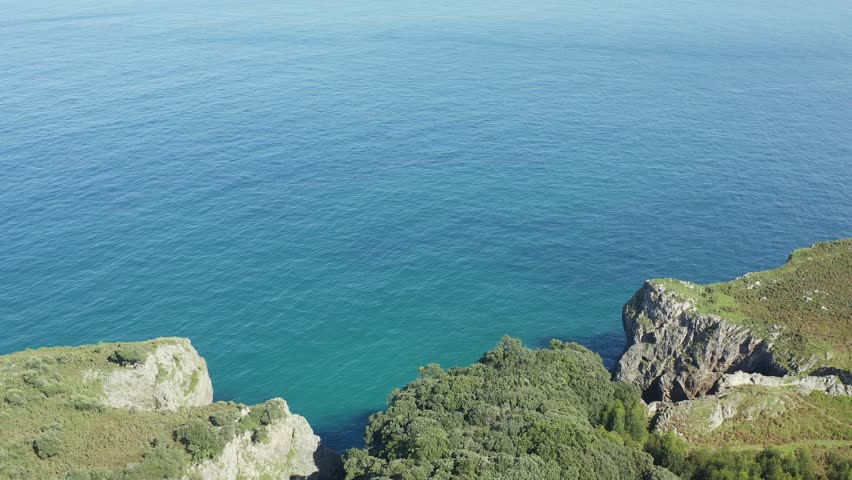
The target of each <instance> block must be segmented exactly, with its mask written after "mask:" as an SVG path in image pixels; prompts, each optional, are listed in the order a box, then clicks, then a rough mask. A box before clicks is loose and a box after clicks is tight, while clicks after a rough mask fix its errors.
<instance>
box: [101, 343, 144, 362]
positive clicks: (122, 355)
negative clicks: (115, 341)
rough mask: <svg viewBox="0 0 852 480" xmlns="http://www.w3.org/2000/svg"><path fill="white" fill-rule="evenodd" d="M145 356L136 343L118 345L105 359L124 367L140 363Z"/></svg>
mask: <svg viewBox="0 0 852 480" xmlns="http://www.w3.org/2000/svg"><path fill="white" fill-rule="evenodd" d="M146 356H147V355H146V354H145V352H144V351H143V350H142V349H141V348H139V347H138V346H136V345H119V346H118V347H117V348H116V349H115V351H114V352H112V353H111V354H110V356H109V357H107V360H109V361H110V362H112V363H117V364H119V365H121V366H122V367H124V366H128V365H137V364H140V363H142V362H144V361H145V357H146Z"/></svg>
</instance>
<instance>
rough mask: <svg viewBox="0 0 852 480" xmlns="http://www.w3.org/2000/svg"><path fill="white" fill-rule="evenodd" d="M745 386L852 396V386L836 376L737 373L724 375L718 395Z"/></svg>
mask: <svg viewBox="0 0 852 480" xmlns="http://www.w3.org/2000/svg"><path fill="white" fill-rule="evenodd" d="M743 385H760V386H763V387H796V388H798V389H799V390H800V391H801V392H803V393H810V392H823V393H827V394H829V395H852V385H845V384H844V383H843V382H842V381H841V380H840V379H839V378H838V377H836V376H834V375H826V376H821V377H817V376H807V377H794V376H787V377H769V376H766V375H761V374H759V373H745V372H737V373H732V374H728V375H723V376H722V378H721V379H720V380H719V383H718V384H717V386H716V393H717V394H721V393H724V392H726V391H728V390H731V389H733V388H736V387H740V386H743Z"/></svg>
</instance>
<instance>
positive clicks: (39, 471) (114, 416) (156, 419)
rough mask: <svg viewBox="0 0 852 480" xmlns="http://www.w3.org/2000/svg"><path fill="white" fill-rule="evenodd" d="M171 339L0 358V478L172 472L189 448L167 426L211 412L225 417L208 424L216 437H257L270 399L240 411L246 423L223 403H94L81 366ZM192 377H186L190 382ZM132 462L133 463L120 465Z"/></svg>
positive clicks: (113, 362)
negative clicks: (151, 406) (142, 407)
mask: <svg viewBox="0 0 852 480" xmlns="http://www.w3.org/2000/svg"><path fill="white" fill-rule="evenodd" d="M177 341H184V340H182V339H174V338H166V339H158V340H153V341H149V342H141V343H134V344H106V343H105V344H98V345H88V346H82V347H53V348H43V349H38V350H27V351H23V352H18V353H13V354H10V355H5V356H0V479H12V478H39V479H52V478H64V476H65V474H66V473H69V472H76V473H80V474H81V476H80V478H89V477H87V476H86V475H88V474H89V473H91V472H100V473H102V475H101V476H98V477H97V478H104V479H109V480H113V479H115V480H118V479H122V480H124V479H132V478H149V477H148V476H149V475H150V474H151V472H178V473H179V471H181V469H182V468H184V467H185V466H186V465H187V464H188V463H189V462H190V456H189V455H188V454H187V452H188V451H189V449H190V446H188V445H184V444H181V443H179V442H178V441H177V440H176V435H175V432H176V431H177V430H179V429H180V428H181V427H182V426H184V425H187V424H193V423H200V424H208V425H209V424H210V422H211V420H210V419H211V417H215V418H217V419H223V418H224V419H228V421H227V422H222V424H221V425H218V426H215V427H214V426H212V425H211V426H210V429H211V432H213V433H215V434H216V435H223V436H229V437H231V438H232V437H233V435H235V434H240V433H243V432H246V431H252V432H253V433H252V436H253V437H262V436H263V433H265V430H266V429H265V427H266V426H267V425H268V424H269V419H271V418H277V417H276V415H278V414H277V413H276V411H277V404H275V403H274V402H272V401H271V402H267V403H266V404H261V405H260V406H259V407H260V408H257V407H253V408H252V410H251V412H252V413H250V414H249V415H248V416H247V417H246V418H248V417H250V419H251V421H242V422H241V421H240V411H241V410H242V409H243V408H245V406H244V405H241V404H237V403H230V402H228V403H224V402H218V403H214V404H211V405H206V406H201V407H190V408H183V409H179V410H177V411H136V410H125V409H116V408H111V407H108V406H106V405H104V404H103V403H102V401H101V398H102V395H103V391H102V386H101V385H100V383H99V382H98V381H97V380H96V379H95V378H94V377H93V376H91V375H87V374H86V372H87V371H90V370H94V371H99V372H109V371H111V370H114V369H122V368H133V367H132V365H133V364H134V363H137V362H140V361H144V358H145V357H146V356H147V354H148V353H150V352H151V351H153V350H154V349H155V348H157V347H158V346H161V345H164V344H169V343H173V342H177ZM117 351H118V352H119V355H117V356H116V355H115V353H116V352H117ZM117 360H118V361H117ZM122 365H124V366H122ZM197 382H198V379H197V377H195V376H194V377H193V379H192V380H191V381H190V382H189V383H190V387H192V386H193V385H192V384H194V383H197ZM279 416H280V415H279ZM219 443H221V442H219ZM217 445H218V443H217ZM132 464H139V465H138V466H137V467H136V468H135V469H134V468H130V469H128V468H127V467H128V465H132ZM158 475H159V473H158ZM175 475H176V476H179V475H177V473H175ZM158 478H160V477H158Z"/></svg>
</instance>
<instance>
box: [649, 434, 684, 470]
mask: <svg viewBox="0 0 852 480" xmlns="http://www.w3.org/2000/svg"><path fill="white" fill-rule="evenodd" d="M645 451H646V452H648V453H650V454H651V456H652V457H654V463H655V464H657V465H659V466H661V467H663V468H666V469H668V470H669V471H671V472H673V473H675V474H676V475H679V476H681V477H684V478H689V477H690V476H691V468H690V465H689V463H688V461H687V456H688V454H689V445H687V443H686V441H684V440H683V439H682V438H680V437H679V436H677V435H676V434H674V433H672V432H668V433H666V434H662V435H661V434H659V433H653V434H651V435H650V436H648V439H647V440H646V442H645Z"/></svg>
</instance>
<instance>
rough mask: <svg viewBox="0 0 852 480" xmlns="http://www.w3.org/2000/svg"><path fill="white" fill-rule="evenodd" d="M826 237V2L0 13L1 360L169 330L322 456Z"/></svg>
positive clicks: (223, 384)
mask: <svg viewBox="0 0 852 480" xmlns="http://www.w3.org/2000/svg"><path fill="white" fill-rule="evenodd" d="M844 236H852V3H850V2H848V0H840V1H838V0H820V1H818V2H808V1H804V0H802V1H779V0H765V1H763V0H762V1H752V0H745V1H742V0H737V1H734V0H722V1H714V2H706V1H682V2H666V1H662V0H648V1H630V0H626V1H616V0H603V1H602V2H587V4H581V3H580V2H571V1H552V0H524V1H512V0H489V1H484V0H469V1H463V2H459V1H447V0H437V1H428V2H421V1H414V0H393V1H389V0H387V1H385V0H373V1H366V0H352V1H348V2H344V1H327V0H277V1H271V0H258V1H254V2H242V1H236V0H213V1H207V2H200V1H194V0H168V1H163V0H152V1H144V2H140V1H138V0H134V1H131V0H61V1H59V0H31V1H28V2H24V1H20V0H12V1H9V0H0V353H6V352H11V351H15V350H19V349H23V348H26V347H36V346H43V345H57V344H79V343H89V342H97V341H100V340H117V339H123V340H141V339H146V338H150V337H156V336H167V335H180V336H188V337H190V338H191V339H192V341H193V343H194V344H195V346H196V347H197V348H198V350H199V351H200V352H201V353H202V354H203V355H204V356H205V357H206V358H207V360H208V362H209V366H210V370H211V374H212V377H213V381H214V387H215V390H216V395H217V398H219V399H235V400H239V401H243V402H249V403H250V402H258V401H261V400H264V399H266V398H269V397H272V396H278V395H280V396H283V397H285V398H286V399H287V400H288V401H289V402H290V404H291V407H292V408H293V409H294V410H295V411H296V412H299V413H301V414H304V415H306V416H307V417H308V419H309V420H310V422H311V423H312V424H313V426H314V427H315V429H316V430H317V431H318V432H319V433H320V434H321V435H322V436H323V437H324V438H325V440H326V442H327V443H329V444H330V445H331V446H333V447H347V446H351V445H354V444H357V443H358V442H359V439H360V436H361V434H362V432H363V426H364V423H363V422H364V417H365V415H366V414H367V413H369V412H371V411H375V410H378V409H381V408H382V407H383V406H384V401H385V398H386V395H387V394H388V393H389V392H390V390H391V389H392V388H393V387H396V386H399V385H401V384H404V383H406V382H407V381H410V380H412V379H413V378H414V377H415V376H416V369H417V367H418V366H420V365H423V364H426V363H429V362H440V363H441V364H443V365H445V366H448V365H462V364H467V363H470V362H472V361H474V360H476V359H477V358H478V357H479V355H480V354H481V353H482V352H484V351H485V350H487V349H489V348H490V347H492V346H493V345H494V344H495V343H496V342H497V341H498V340H499V338H500V336H501V335H503V334H511V335H515V336H519V337H521V338H522V339H524V340H525V341H526V342H527V343H528V344H530V345H536V346H538V345H542V344H543V343H544V342H545V341H546V340H547V339H549V338H551V337H559V338H563V339H573V340H578V341H581V342H584V343H586V344H587V345H590V346H592V347H594V348H596V349H597V350H598V351H600V352H601V353H602V354H603V355H604V357H605V358H607V359H608V360H610V361H611V359H612V358H613V357H614V356H615V355H617V354H618V353H619V352H620V350H621V349H622V347H623V338H622V332H621V323H620V308H621V305H622V304H623V303H624V302H625V301H626V300H627V299H628V298H629V296H630V295H631V294H632V292H633V291H634V290H636V289H637V288H638V287H639V286H640V285H641V282H642V281H643V279H645V278H649V277H654V276H677V277H682V278H687V279H691V280H695V281H718V280H723V279H727V278H730V277H734V276H738V275H740V274H742V273H744V272H746V271H750V270H757V269H764V268H769V267H773V266H775V265H778V264H780V263H781V262H783V261H784V259H785V258H786V255H787V253H788V252H789V251H790V250H792V249H794V248H797V247H802V246H807V245H809V244H811V243H813V242H815V241H819V240H829V239H835V238H839V237H844Z"/></svg>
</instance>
